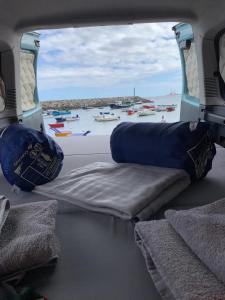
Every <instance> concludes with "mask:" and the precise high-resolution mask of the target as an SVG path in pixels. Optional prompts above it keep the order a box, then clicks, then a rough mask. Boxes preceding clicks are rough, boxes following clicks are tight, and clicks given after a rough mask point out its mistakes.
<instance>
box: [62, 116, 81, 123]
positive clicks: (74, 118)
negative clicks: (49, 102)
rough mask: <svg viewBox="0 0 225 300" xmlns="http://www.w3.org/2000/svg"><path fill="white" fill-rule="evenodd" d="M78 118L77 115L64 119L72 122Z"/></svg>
mask: <svg viewBox="0 0 225 300" xmlns="http://www.w3.org/2000/svg"><path fill="white" fill-rule="evenodd" d="M78 120H80V117H79V116H78V115H76V116H73V117H68V118H66V119H65V121H66V122H74V121H78Z"/></svg>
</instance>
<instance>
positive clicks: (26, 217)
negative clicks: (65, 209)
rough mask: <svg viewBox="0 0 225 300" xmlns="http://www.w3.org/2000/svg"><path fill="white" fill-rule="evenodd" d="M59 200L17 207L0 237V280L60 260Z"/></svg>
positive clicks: (11, 211)
mask: <svg viewBox="0 0 225 300" xmlns="http://www.w3.org/2000/svg"><path fill="white" fill-rule="evenodd" d="M56 210H57V202H56V201H42V202H35V203H31V204H24V205H18V206H14V207H12V208H11V209H10V211H9V213H8V217H7V219H6V220H5V223H4V225H3V227H2V231H1V234H0V279H2V278H5V277H7V276H10V277H11V276H13V274H15V273H17V272H24V271H27V270H30V269H33V268H37V267H40V266H43V265H46V264H48V263H49V262H50V261H52V260H53V259H55V258H57V257H58V253H59V246H58V241H57V239H56V236H55V233H54V231H55V217H56Z"/></svg>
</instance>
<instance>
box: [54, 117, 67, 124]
mask: <svg viewBox="0 0 225 300" xmlns="http://www.w3.org/2000/svg"><path fill="white" fill-rule="evenodd" d="M55 120H56V122H57V123H63V122H65V121H66V118H61V117H59V118H55Z"/></svg>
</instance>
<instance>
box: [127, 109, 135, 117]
mask: <svg viewBox="0 0 225 300" xmlns="http://www.w3.org/2000/svg"><path fill="white" fill-rule="evenodd" d="M133 114H135V111H134V110H132V109H130V110H128V111H127V115H128V116H132V115H133Z"/></svg>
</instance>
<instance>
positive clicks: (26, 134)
mask: <svg viewBox="0 0 225 300" xmlns="http://www.w3.org/2000/svg"><path fill="white" fill-rule="evenodd" d="M63 158H64V155H63V151H62V149H61V148H60V147H59V145H58V144H57V143H56V142H55V141H54V140H53V139H52V138H51V137H49V136H48V135H46V134H44V133H42V132H39V131H37V130H35V129H32V128H28V127H26V126H24V125H22V124H13V125H9V126H8V127H6V128H4V129H3V130H2V131H1V134H0V163H1V167H2V171H3V174H4V176H5V177H6V179H7V180H8V182H9V183H10V184H12V185H16V186H18V187H19V188H21V189H22V190H24V191H31V190H32V189H33V188H34V187H35V186H36V185H41V184H45V183H47V182H49V181H51V180H53V179H54V178H56V177H57V176H58V174H59V172H60V171H61V169H62V165H63Z"/></svg>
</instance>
